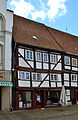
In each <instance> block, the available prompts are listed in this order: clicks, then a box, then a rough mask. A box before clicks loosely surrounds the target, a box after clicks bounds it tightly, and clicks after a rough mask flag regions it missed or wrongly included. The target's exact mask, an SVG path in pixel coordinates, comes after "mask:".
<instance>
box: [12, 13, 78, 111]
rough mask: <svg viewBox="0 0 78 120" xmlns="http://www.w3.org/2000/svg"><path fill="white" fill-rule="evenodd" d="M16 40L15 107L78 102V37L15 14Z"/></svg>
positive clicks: (14, 58) (13, 49) (14, 68)
mask: <svg viewBox="0 0 78 120" xmlns="http://www.w3.org/2000/svg"><path fill="white" fill-rule="evenodd" d="M12 41H13V48H12V53H13V55H12V56H13V66H12V67H13V70H14V71H13V73H12V75H13V86H14V87H13V109H14V110H22V109H31V108H32V109H34V108H44V107H52V106H59V100H60V94H61V90H62V86H63V85H64V86H65V92H66V98H67V103H68V105H71V104H77V103H78V46H77V44H78V37H76V36H73V35H70V34H67V33H64V32H61V31H59V30H55V29H53V28H50V27H47V26H45V25H44V24H40V23H37V22H34V21H31V20H28V19H25V18H22V17H19V16H17V15H14V23H13V37H12ZM69 43H70V44H69Z"/></svg>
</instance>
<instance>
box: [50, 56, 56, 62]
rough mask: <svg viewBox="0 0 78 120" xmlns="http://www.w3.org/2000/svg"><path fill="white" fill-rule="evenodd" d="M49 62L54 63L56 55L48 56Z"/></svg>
mask: <svg viewBox="0 0 78 120" xmlns="http://www.w3.org/2000/svg"><path fill="white" fill-rule="evenodd" d="M50 62H51V63H56V55H53V54H51V55H50Z"/></svg>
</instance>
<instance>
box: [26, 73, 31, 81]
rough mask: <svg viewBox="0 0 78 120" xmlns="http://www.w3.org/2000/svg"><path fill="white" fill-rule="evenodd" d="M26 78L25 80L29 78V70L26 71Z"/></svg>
mask: <svg viewBox="0 0 78 120" xmlns="http://www.w3.org/2000/svg"><path fill="white" fill-rule="evenodd" d="M26 79H27V80H29V79H30V74H29V72H26Z"/></svg>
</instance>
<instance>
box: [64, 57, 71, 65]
mask: <svg viewBox="0 0 78 120" xmlns="http://www.w3.org/2000/svg"><path fill="white" fill-rule="evenodd" d="M64 60H65V61H64V62H65V64H66V65H70V57H67V56H65V59H64Z"/></svg>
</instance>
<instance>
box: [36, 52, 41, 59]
mask: <svg viewBox="0 0 78 120" xmlns="http://www.w3.org/2000/svg"><path fill="white" fill-rule="evenodd" d="M38 53H39V54H40V59H37V58H39V56H38ZM36 61H42V56H41V52H36Z"/></svg>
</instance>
